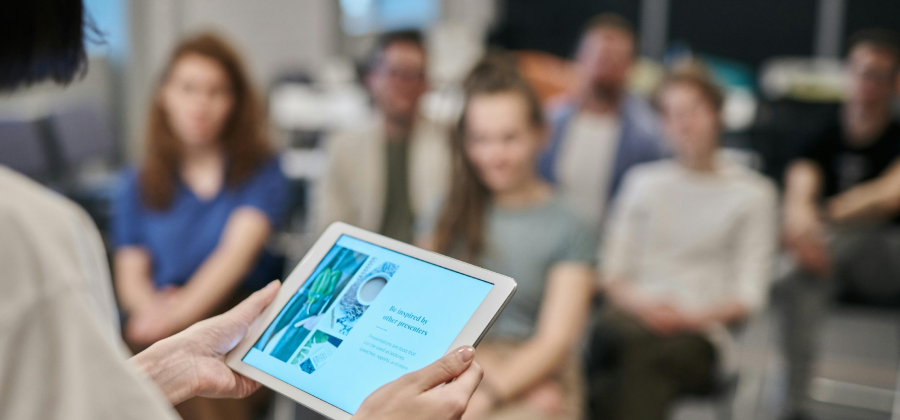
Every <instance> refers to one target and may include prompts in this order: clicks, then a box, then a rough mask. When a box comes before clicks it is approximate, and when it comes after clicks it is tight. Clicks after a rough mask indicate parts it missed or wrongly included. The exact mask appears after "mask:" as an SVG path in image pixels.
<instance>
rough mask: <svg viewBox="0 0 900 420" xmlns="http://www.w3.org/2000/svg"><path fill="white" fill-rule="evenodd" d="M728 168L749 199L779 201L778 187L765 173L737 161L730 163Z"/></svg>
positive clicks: (731, 176) (767, 201)
mask: <svg viewBox="0 0 900 420" xmlns="http://www.w3.org/2000/svg"><path fill="white" fill-rule="evenodd" d="M726 170H727V171H728V175H729V177H730V178H731V179H732V180H733V182H734V183H735V184H736V186H737V187H738V188H740V189H741V190H742V191H743V193H744V194H745V195H746V197H747V198H748V199H749V200H751V201H754V202H759V201H761V200H762V201H764V202H765V203H774V202H775V201H777V199H778V188H777V187H776V186H775V183H774V182H773V181H772V180H771V179H769V178H767V177H766V176H765V175H763V174H760V173H759V172H757V171H754V170H753V169H750V168H747V167H745V166H743V165H740V164H737V163H730V164H729V166H728V167H727V169H726Z"/></svg>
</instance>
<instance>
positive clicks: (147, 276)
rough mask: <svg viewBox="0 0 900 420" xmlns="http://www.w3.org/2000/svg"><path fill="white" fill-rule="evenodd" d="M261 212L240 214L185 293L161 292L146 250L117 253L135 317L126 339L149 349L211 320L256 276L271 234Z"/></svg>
mask: <svg viewBox="0 0 900 420" xmlns="http://www.w3.org/2000/svg"><path fill="white" fill-rule="evenodd" d="M271 230H272V228H271V225H270V223H269V221H268V218H267V217H266V216H265V215H264V214H263V213H262V212H260V211H259V210H256V209H253V208H249V207H245V208H239V209H237V210H236V211H235V212H234V213H233V214H232V215H231V216H230V217H229V219H228V222H227V223H226V225H225V230H224V232H223V233H222V237H221V239H220V241H219V244H218V246H217V247H216V248H215V250H214V251H213V253H212V254H211V255H210V256H209V257H207V259H206V260H205V261H204V262H203V264H202V265H201V266H200V268H199V269H198V270H197V271H196V272H195V273H194V275H193V276H192V277H191V278H190V279H189V280H188V282H187V283H186V284H185V285H184V286H183V287H181V288H178V289H169V290H162V291H156V290H155V289H154V288H153V284H152V280H151V271H150V267H151V264H152V261H151V258H150V255H149V254H148V253H147V251H146V250H145V249H143V248H141V247H126V248H123V249H121V250H119V251H117V252H116V256H115V263H116V264H115V271H116V285H117V288H118V290H119V298H120V301H121V302H122V306H123V307H124V309H125V310H126V311H128V312H129V313H130V314H131V318H130V319H129V322H128V325H127V326H126V329H125V334H126V337H128V339H129V340H130V341H132V342H134V343H135V344H139V345H149V344H152V343H154V342H156V341H158V340H160V339H162V338H165V337H168V336H169V335H172V334H174V333H176V332H178V331H181V330H182V329H184V328H187V327H188V326H189V325H191V324H193V323H195V322H197V321H200V320H201V319H203V318H205V317H207V316H209V315H210V314H211V313H212V312H213V311H214V310H215V309H216V308H217V307H218V306H219V305H221V304H222V302H224V301H225V300H226V299H227V298H228V296H229V295H230V294H231V293H232V292H233V291H234V290H235V289H236V288H237V287H238V285H239V284H240V282H241V281H242V280H243V279H244V277H245V276H246V274H247V273H248V272H249V271H250V269H251V268H252V266H253V263H254V262H255V261H256V259H257V257H258V256H259V253H260V252H261V251H262V249H263V246H264V245H265V242H266V240H267V239H268V237H269V235H270V233H271Z"/></svg>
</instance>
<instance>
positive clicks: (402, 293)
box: [243, 235, 493, 414]
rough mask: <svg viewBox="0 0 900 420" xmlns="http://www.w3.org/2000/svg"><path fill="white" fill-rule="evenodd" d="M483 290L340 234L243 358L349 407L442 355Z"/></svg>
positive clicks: (486, 285)
mask: <svg viewBox="0 0 900 420" xmlns="http://www.w3.org/2000/svg"><path fill="white" fill-rule="evenodd" d="M491 287H493V285H492V284H491V283H488V282H485V281H482V280H479V279H476V278H474V277H470V276H466V275H464V274H460V273H457V272H455V271H451V270H447V269H445V268H442V267H439V266H436V265H434V264H431V263H427V262H425V261H422V260H419V259H416V258H412V257H409V256H406V255H403V254H399V253H397V252H394V251H391V250H388V249H385V248H382V247H380V246H377V245H373V244H371V243H368V242H365V241H361V240H359V239H356V238H353V237H350V236H347V235H343V236H341V237H340V239H338V241H337V243H336V244H335V245H334V246H333V247H332V248H331V250H330V251H329V252H328V254H326V255H325V258H323V259H322V261H321V262H320V263H319V265H318V266H317V267H316V269H315V271H313V273H312V275H311V276H310V277H309V279H307V281H306V282H305V283H304V284H303V286H302V287H300V289H299V290H298V291H297V293H295V294H294V296H293V297H291V299H290V301H288V303H287V305H285V307H284V309H282V311H281V312H280V313H279V314H278V316H276V317H275V320H274V321H272V324H270V325H269V326H268V328H266V331H265V332H264V333H263V334H262V336H260V338H259V340H258V341H257V342H256V344H254V346H253V347H252V348H251V349H250V351H249V352H247V354H246V355H245V356H244V358H243V361H244V362H245V363H247V364H249V365H251V366H254V367H256V368H257V369H259V370H261V371H263V372H266V373H268V374H270V375H272V376H274V377H276V378H278V379H280V380H282V381H284V382H286V383H288V384H290V385H292V386H295V387H297V388H299V389H301V390H303V391H305V392H307V393H309V394H311V395H313V396H315V397H317V398H319V399H321V400H323V401H325V402H327V403H329V404H331V405H334V406H335V407H338V408H340V409H341V410H344V411H346V412H348V413H351V414H354V413H356V410H357V409H358V408H359V406H360V404H362V402H363V400H364V399H365V398H366V397H367V396H368V395H369V394H371V393H372V392H373V391H375V390H376V389H378V388H379V387H381V386H382V385H384V384H386V383H388V382H390V381H393V380H394V379H397V378H399V377H400V376H403V375H404V374H406V373H408V372H412V371H415V370H418V369H421V368H423V367H425V366H427V365H428V364H430V363H432V362H434V361H435V360H437V359H439V358H440V357H441V356H443V354H444V353H445V352H446V351H447V350H448V348H449V346H450V344H451V343H452V342H453V340H454V339H456V336H457V335H459V332H460V331H462V329H463V327H464V326H465V324H466V322H467V321H468V320H469V318H471V317H472V314H474V313H475V310H476V309H477V308H478V306H479V305H481V302H482V301H483V300H484V298H485V297H486V296H487V295H488V292H489V291H490V290H491Z"/></svg>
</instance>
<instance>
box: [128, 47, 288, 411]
mask: <svg viewBox="0 0 900 420" xmlns="http://www.w3.org/2000/svg"><path fill="white" fill-rule="evenodd" d="M150 108H151V109H150V117H149V121H148V131H147V139H146V151H145V154H144V156H143V159H142V160H141V163H140V166H139V167H138V168H137V169H135V170H131V171H129V172H128V173H127V175H126V177H125V179H124V185H123V188H122V190H121V192H120V195H119V196H118V198H117V200H116V203H115V206H116V208H115V221H114V229H115V232H114V236H115V242H116V251H115V264H114V265H115V282H116V286H117V291H118V296H119V301H120V304H121V307H122V310H123V311H124V312H126V313H127V322H126V323H125V326H124V330H125V337H126V339H127V340H128V341H129V343H130V344H131V345H132V346H133V347H135V348H138V349H140V348H144V347H146V346H148V345H150V344H152V343H154V342H156V341H158V340H161V339H163V338H166V337H168V336H170V335H172V334H174V333H177V332H179V331H181V330H182V329H184V328H186V327H188V326H190V325H191V324H193V323H195V322H197V321H199V320H202V319H204V318H206V317H209V316H210V315H213V314H216V313H220V312H223V311H224V310H227V309H229V307H230V306H233V305H232V302H234V303H236V302H237V301H238V299H240V298H242V297H245V295H247V294H249V292H252V291H253V290H255V289H258V288H260V287H262V286H264V285H266V284H267V283H268V282H269V281H271V280H273V279H276V278H278V277H280V274H281V273H280V270H281V266H280V264H279V263H278V260H277V259H276V258H275V257H274V256H273V255H272V254H271V253H269V252H268V251H266V250H265V245H266V243H267V241H268V239H269V237H270V235H271V234H272V232H273V229H274V228H275V227H276V226H277V225H278V223H279V221H280V220H281V219H282V218H283V213H284V212H285V209H286V205H285V200H286V195H287V192H288V191H287V181H286V179H285V177H284V176H283V175H282V173H281V169H280V167H279V164H278V161H277V159H275V154H274V152H273V150H272V148H271V146H270V145H269V141H268V138H267V136H266V133H265V130H264V128H265V125H264V124H265V123H264V120H263V118H262V114H261V109H260V105H259V103H258V99H257V98H256V96H255V92H254V91H253V89H252V87H251V85H250V81H249V79H248V77H247V73H246V71H245V68H244V65H243V63H242V61H241V59H240V57H239V56H238V54H237V53H236V52H235V51H234V50H233V49H232V47H231V46H229V45H228V44H227V43H226V42H225V41H223V40H222V39H220V38H219V37H217V36H216V35H213V34H201V35H198V36H195V37H193V38H189V39H187V40H185V41H183V42H181V43H180V44H179V45H178V46H177V47H176V48H175V51H174V52H173V53H172V55H171V58H170V59H169V62H168V64H167V65H166V67H165V71H164V73H163V76H162V78H161V79H160V82H159V84H158V85H157V88H156V91H155V95H154V97H153V104H152V105H151V107H150ZM198 404H199V403H198ZM223 406H224V405H222V404H219V405H218V407H223ZM191 410H194V409H193V408H185V407H180V411H181V414H182V415H183V416H185V417H186V418H202V416H200V415H199V414H196V415H195V414H191V413H194V411H191ZM198 410H200V411H197V413H200V412H202V410H203V409H198ZM223 410H225V409H223ZM235 410H236V409H235V408H233V407H232V408H228V409H227V410H225V411H228V412H229V413H225V412H221V413H220V414H221V415H222V416H225V415H226V414H232V415H235V416H236V417H237V418H240V417H241V416H239V415H238V414H237V413H236V412H235ZM219 418H234V417H219Z"/></svg>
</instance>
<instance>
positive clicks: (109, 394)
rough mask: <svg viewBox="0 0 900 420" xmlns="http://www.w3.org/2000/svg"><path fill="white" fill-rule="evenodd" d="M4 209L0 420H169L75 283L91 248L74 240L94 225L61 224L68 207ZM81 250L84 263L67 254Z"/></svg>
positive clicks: (170, 414)
mask: <svg viewBox="0 0 900 420" xmlns="http://www.w3.org/2000/svg"><path fill="white" fill-rule="evenodd" d="M3 210H4V209H0V267H3V275H2V276H0V418H9V419H17V420H20V419H21V420H31V419H35V420H37V419H66V420H88V419H135V420H144V419H146V420H150V419H153V420H165V419H175V418H177V415H176V414H175V412H174V410H173V409H172V408H171V406H169V405H168V402H167V401H166V400H165V398H164V397H163V396H162V394H161V392H160V391H159V389H158V388H156V386H155V385H153V384H152V383H151V382H150V381H149V380H147V379H146V378H143V377H141V375H140V374H139V373H138V372H137V371H136V370H135V369H134V368H133V367H132V366H131V365H130V364H129V362H128V361H127V360H125V357H124V355H123V354H122V352H121V349H120V348H117V346H116V345H115V344H114V343H113V342H112V341H111V340H110V337H111V336H110V328H111V325H110V324H109V322H107V321H106V320H101V319H100V318H101V316H98V315H100V314H102V313H103V312H102V311H100V312H98V311H97V308H96V307H95V306H94V305H95V302H97V295H96V294H95V293H94V291H92V290H91V288H92V286H91V283H90V282H88V281H86V280H85V279H83V278H80V277H81V276H83V275H84V273H85V270H79V269H78V265H80V264H83V263H85V262H87V261H89V258H92V256H90V255H89V254H90V253H93V252H94V250H90V249H88V250H84V249H82V250H77V249H74V248H75V247H74V246H73V245H74V244H86V242H82V241H80V240H79V239H78V238H77V236H78V234H79V233H84V234H87V235H88V236H89V237H91V236H94V235H96V230H95V228H94V227H93V226H92V225H82V224H81V223H72V222H73V221H74V220H77V218H78V217H80V216H74V217H72V218H68V219H67V217H68V216H71V211H66V210H69V209H63V210H62V211H60V212H53V213H52V214H55V215H56V216H59V220H55V221H47V220H43V219H42V218H41V217H20V215H17V214H15V213H13V212H9V211H3ZM6 210H8V209H6ZM69 228H71V229H69ZM81 229H89V231H85V232H81V231H80V230H81ZM84 251H89V252H88V254H85V255H87V258H88V259H85V257H84V256H76V255H73V254H74V253H76V252H84ZM100 271H102V269H101V270H100ZM106 280H107V281H108V279H106ZM100 296H101V297H102V294H101V295H100ZM103 310H107V309H106V308H104V309H103Z"/></svg>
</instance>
